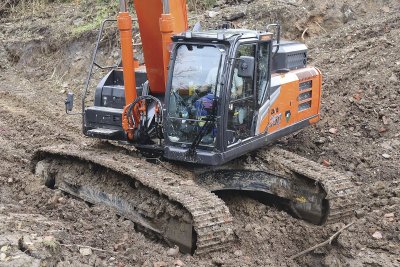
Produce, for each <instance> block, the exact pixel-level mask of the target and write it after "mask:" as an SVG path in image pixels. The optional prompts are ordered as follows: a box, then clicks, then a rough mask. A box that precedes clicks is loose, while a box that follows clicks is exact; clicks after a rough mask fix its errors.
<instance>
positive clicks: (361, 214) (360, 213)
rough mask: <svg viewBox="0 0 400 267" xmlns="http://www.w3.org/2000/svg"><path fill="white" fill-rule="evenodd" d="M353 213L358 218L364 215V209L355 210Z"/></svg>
mask: <svg viewBox="0 0 400 267" xmlns="http://www.w3.org/2000/svg"><path fill="white" fill-rule="evenodd" d="M355 214H356V218H357V219H360V218H362V217H364V216H365V211H364V210H356V211H355Z"/></svg>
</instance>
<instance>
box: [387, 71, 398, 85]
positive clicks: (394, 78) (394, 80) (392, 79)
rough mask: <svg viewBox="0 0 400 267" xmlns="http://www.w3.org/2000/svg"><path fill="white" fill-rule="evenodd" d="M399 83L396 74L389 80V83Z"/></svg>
mask: <svg viewBox="0 0 400 267" xmlns="http://www.w3.org/2000/svg"><path fill="white" fill-rule="evenodd" d="M398 81H399V79H398V78H397V76H396V74H394V73H393V74H392V76H390V78H389V82H392V83H395V82H398Z"/></svg>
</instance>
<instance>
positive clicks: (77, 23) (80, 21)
mask: <svg viewBox="0 0 400 267" xmlns="http://www.w3.org/2000/svg"><path fill="white" fill-rule="evenodd" d="M84 23H85V22H84V21H83V19H82V18H77V19H74V20H73V21H72V24H74V26H80V25H82V24H84Z"/></svg>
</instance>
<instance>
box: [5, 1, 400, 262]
mask: <svg viewBox="0 0 400 267" xmlns="http://www.w3.org/2000/svg"><path fill="white" fill-rule="evenodd" d="M78 2H79V1H75V2H67V3H50V4H42V3H41V2H40V1H33V4H32V5H24V6H17V7H15V8H14V9H13V10H12V12H11V13H9V14H8V15H6V14H2V16H3V17H1V18H0V70H1V71H0V147H1V152H0V166H1V168H0V249H1V251H0V266H39V265H38V264H40V263H41V264H42V265H44V266H85V265H89V266H175V265H181V263H182V262H183V263H184V264H185V265H186V266H400V258H399V255H400V226H399V225H400V224H399V217H400V180H399V177H400V164H399V163H400V152H399V149H400V126H399V125H400V124H399V114H400V107H399V94H400V89H399V88H400V54H399V51H400V45H399V44H400V15H399V14H400V4H399V3H398V1H396V0H392V1H390V0H387V1H379V2H378V1H358V0H356V1H345V0H339V1H323V0H321V1H317V0H308V1H306V0H304V1H303V0H297V1H296V0H293V1H292V0H290V1H289V0H286V1H284V0H280V1H261V0H259V1H226V3H225V2H224V1H220V2H219V3H218V6H216V7H215V8H212V9H210V10H208V11H205V12H204V14H203V13H199V14H191V16H190V17H191V18H192V19H191V23H194V22H196V21H197V20H202V21H206V22H207V23H212V22H214V21H217V20H219V19H230V18H232V16H233V15H235V14H238V13H240V12H242V13H243V14H240V15H237V16H236V17H239V18H238V19H235V20H233V23H234V24H236V25H237V26H246V27H249V28H258V29H261V28H263V27H265V25H266V24H267V23H268V22H269V21H270V20H276V19H279V20H281V21H282V24H283V29H284V32H285V34H284V35H285V36H286V37H288V38H297V39H300V40H301V38H302V37H303V38H304V41H305V42H306V43H307V45H308V46H309V48H310V52H309V55H310V57H311V63H312V64H313V65H315V66H318V67H319V68H320V69H321V70H322V72H323V73H324V87H323V90H324V94H323V104H322V107H323V108H322V118H323V119H322V121H321V122H320V123H319V124H318V125H317V126H315V127H311V128H309V129H305V130H303V131H301V132H299V133H297V134H295V135H294V136H290V137H287V138H285V139H284V140H281V141H280V142H279V145H281V146H284V147H286V148H287V149H289V150H292V151H295V152H296V153H299V154H301V155H303V156H305V157H308V158H311V159H313V160H315V161H318V162H324V163H325V164H329V165H331V166H332V167H334V168H335V169H338V170H340V171H343V172H347V173H348V174H350V175H353V176H354V177H355V179H356V181H357V183H358V185H359V186H360V192H359V198H360V200H361V202H362V206H363V208H362V210H360V211H358V213H357V219H356V220H355V224H354V225H353V226H352V227H350V228H349V229H348V230H346V231H344V232H343V233H342V234H341V235H340V237H339V238H338V240H337V241H335V242H334V243H333V244H332V245H330V246H326V247H324V248H320V249H317V250H315V251H314V252H311V253H308V254H307V255H305V256H302V257H299V258H297V259H295V260H290V259H289V258H290V257H291V256H292V255H294V254H296V253H298V252H300V251H302V250H304V249H306V248H308V247H311V246H313V245H315V244H317V243H320V242H322V241H324V240H326V239H327V238H329V236H330V235H332V234H334V233H335V232H336V231H337V230H338V229H340V228H341V227H342V226H343V224H336V225H331V226H323V227H317V226H313V225H309V224H307V223H305V222H303V221H299V220H296V219H294V218H292V217H291V216H290V215H288V214H287V213H285V212H283V211H280V210H279V209H278V208H276V207H273V206H265V205H263V204H260V203H258V202H256V201H254V200H252V199H249V198H246V197H244V196H239V195H233V196H229V197H224V200H226V202H227V204H228V206H229V208H230V210H231V213H232V215H233V216H234V218H235V233H236V235H237V242H236V243H235V245H234V246H233V247H232V248H230V249H229V250H227V251H225V252H215V253H211V254H209V255H204V256H201V257H199V256H189V255H183V254H180V253H178V254H176V255H172V256H170V255H168V250H169V247H168V245H166V244H164V243H161V242H159V241H157V240H151V239H149V238H146V237H145V236H143V234H142V233H140V232H137V231H136V230H135V229H134V226H133V224H132V223H131V222H129V221H126V220H124V219H123V218H119V217H117V216H116V215H114V213H113V212H112V211H110V210H107V209H106V208H104V207H99V206H89V205H87V204H86V203H83V202H81V201H79V200H77V199H74V198H72V197H70V196H68V195H64V194H62V193H61V192H58V191H53V190H50V189H48V188H45V187H44V186H41V183H40V179H39V178H38V177H35V176H34V175H32V174H31V172H30V164H29V162H30V157H31V155H32V153H33V151H34V150H35V149H36V148H38V147H41V146H47V145H51V144H62V143H69V142H71V143H78V144H82V145H85V144H86V145H92V144H94V145H95V144H96V143H97V141H95V140H91V139H87V138H83V137H82V136H81V132H80V118H79V117H77V116H65V115H64V105H63V100H64V97H65V92H66V91H68V90H72V91H74V92H75V93H79V90H80V88H81V87H82V84H83V83H84V79H85V75H86V70H87V66H88V62H89V58H90V54H91V51H92V48H93V43H94V41H95V35H96V31H95V30H94V29H95V28H96V27H95V26H96V23H93V21H98V20H100V19H101V18H102V17H105V16H107V15H108V14H110V15H111V14H113V13H115V12H113V11H110V9H111V10H115V8H114V7H110V6H108V5H105V4H101V3H98V4H97V5H95V3H97V2H96V1H87V2H85V3H80V4H79V3H78ZM38 3H40V4H38ZM0 5H1V4H0ZM113 8H114V9H113ZM231 15H232V16H231ZM230 16H231V17H230ZM210 17H212V18H210ZM233 17H234V16H233ZM112 34H113V32H111V33H110V34H109V35H108V37H107V38H108V39H107V38H106V40H104V42H103V48H104V52H108V53H110V54H111V55H113V57H114V58H117V57H118V52H117V49H116V44H115V43H113V42H112V37H113V35H112ZM102 57H103V58H108V56H107V55H106V54H104V56H102ZM35 264H36V265H35Z"/></svg>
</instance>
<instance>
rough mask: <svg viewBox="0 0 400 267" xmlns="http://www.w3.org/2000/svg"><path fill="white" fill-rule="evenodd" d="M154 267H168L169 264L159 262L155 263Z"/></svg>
mask: <svg viewBox="0 0 400 267" xmlns="http://www.w3.org/2000/svg"><path fill="white" fill-rule="evenodd" d="M153 267H167V263H166V262H163V261H157V262H154V263H153Z"/></svg>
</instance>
